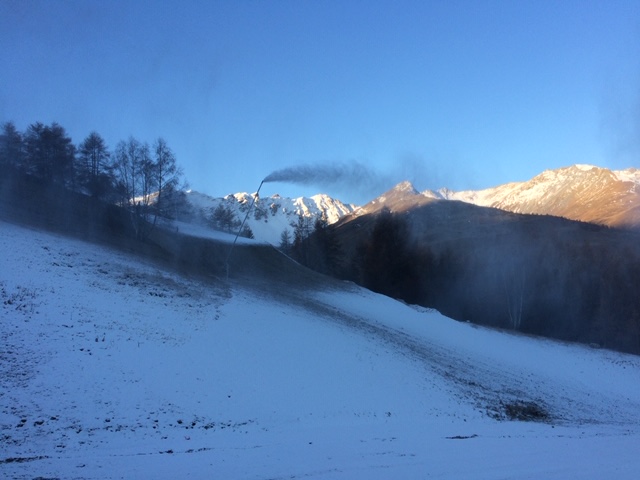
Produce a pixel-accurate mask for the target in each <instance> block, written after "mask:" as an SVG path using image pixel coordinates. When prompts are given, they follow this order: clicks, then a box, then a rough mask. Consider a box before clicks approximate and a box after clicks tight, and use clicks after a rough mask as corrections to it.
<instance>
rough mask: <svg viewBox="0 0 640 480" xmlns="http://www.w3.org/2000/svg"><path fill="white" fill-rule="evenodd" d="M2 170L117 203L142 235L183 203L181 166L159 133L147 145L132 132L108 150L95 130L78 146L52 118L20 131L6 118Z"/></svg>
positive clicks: (0, 133) (1, 133)
mask: <svg viewBox="0 0 640 480" xmlns="http://www.w3.org/2000/svg"><path fill="white" fill-rule="evenodd" d="M0 169H2V171H5V172H6V171H10V170H11V171H14V172H19V173H22V174H27V175H31V176H34V177H36V178H38V179H39V180H40V181H42V182H43V183H44V184H45V185H46V184H53V185H56V186H58V187H63V188H65V189H69V190H72V191H74V192H78V193H82V194H85V195H88V196H91V197H93V198H95V199H97V200H100V201H104V202H109V203H115V204H117V205H119V206H121V207H123V208H125V209H127V210H128V211H129V213H130V218H131V221H132V226H133V227H134V229H135V231H136V235H137V236H138V237H140V238H144V237H145V236H146V235H147V234H148V232H149V229H150V228H151V227H150V226H152V225H153V224H155V221H156V220H157V218H158V217H167V218H174V217H175V216H176V214H177V212H178V210H179V209H180V208H182V206H183V205H184V203H185V199H184V195H183V194H182V193H181V191H180V188H179V187H180V184H181V182H182V179H183V172H182V169H181V168H180V167H179V166H178V163H177V160H176V157H175V154H174V153H173V151H172V150H171V148H170V147H169V145H168V144H167V142H166V140H165V139H163V138H162V137H159V138H157V139H156V140H155V141H154V142H153V143H152V144H151V145H149V144H148V143H146V142H141V141H139V140H137V139H136V138H134V137H133V136H131V137H129V138H128V139H127V140H122V141H120V142H118V144H117V145H116V146H115V148H114V149H113V150H110V149H109V148H108V146H107V144H106V142H105V140H104V138H103V137H102V136H101V135H100V134H99V133H97V132H95V131H93V132H91V133H89V135H87V137H86V138H85V139H84V140H82V142H80V143H79V144H77V145H76V144H74V143H73V141H72V139H71V137H70V136H69V135H68V133H67V132H66V130H65V129H64V128H63V127H62V126H61V125H59V124H58V123H55V122H54V123H51V124H50V125H45V124H43V123H41V122H36V123H33V124H31V125H29V126H28V127H27V129H26V130H25V131H24V132H20V131H19V130H18V129H17V128H16V127H15V124H14V123H13V122H6V123H4V124H3V125H2V130H1V131H0Z"/></svg>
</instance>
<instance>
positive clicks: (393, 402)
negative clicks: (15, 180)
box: [0, 222, 640, 479]
mask: <svg viewBox="0 0 640 480" xmlns="http://www.w3.org/2000/svg"><path fill="white" fill-rule="evenodd" d="M240 248H242V246H240ZM0 369H1V376H0V379H1V380H0V382H1V383H0V428H1V433H0V434H1V435H2V442H1V445H2V448H1V450H0V476H1V477H4V478H17V479H21V478H25V479H26V478H28V479H32V478H36V477H44V478H82V479H93V478H100V479H105V478H107V479H109V478H114V479H115V478H154V479H157V478H167V479H169V478H203V479H208V478H234V479H278V478H287V479H291V478H317V479H353V478H363V479H365V478H366V479H388V478H389V479H391V478H404V479H413V478H415V479H423V478H456V479H478V478H484V479H502V478H509V479H540V478H545V479H566V478H582V479H601V478H617V479H627V478H628V479H631V478H633V479H635V478H637V472H638V471H640V455H638V453H639V450H638V449H639V445H640V358H638V357H635V356H630V355H623V354H619V353H615V352H610V351H606V350H597V349H591V348H589V347H585V346H580V345H568V344H562V343H559V342H554V341H549V340H541V339H536V338H530V337H525V336H519V335H512V334H509V333H504V332H498V331H493V330H490V329H486V328H479V327H476V326H473V325H470V324H464V323H459V322H455V321H453V320H450V319H448V318H446V317H444V316H442V315H440V314H439V313H437V312H433V311H427V310H425V309H420V308H414V307H411V306H407V305H404V304H402V303H400V302H396V301H393V300H391V299H389V298H386V297H384V296H380V295H377V294H373V293H371V292H368V291H366V290H364V289H361V288H358V287H356V286H354V285H352V284H349V283H344V284H343V285H341V286H340V288H337V287H336V283H335V282H333V283H329V282H327V286H326V288H315V289H313V290H309V289H305V288H302V287H300V286H296V285H291V288H290V289H287V290H282V289H281V288H280V287H279V288H278V289H277V290H276V289H275V288H274V289H273V290H272V291H270V290H269V289H268V288H266V289H265V288H255V286H254V287H251V288H250V287H249V286H247V285H245V284H242V283H237V282H236V283H234V281H231V282H230V283H229V282H227V281H225V280H217V279H212V280H210V281H208V282H205V281H203V280H201V279H197V278H188V277H183V276H180V275H178V274H176V273H173V272H171V271H166V270H163V269H162V268H160V267H159V266H158V265H156V264H153V263H150V262H147V261H145V260H142V259H140V258H135V257H131V256H128V255H127V254H125V253H122V252H119V251H115V250H111V249H109V248H106V247H103V246H97V245H93V244H88V243H83V242H81V241H79V240H75V239H69V238H65V237H62V236H59V235H55V234H51V233H45V232H42V231H37V230H31V229H28V228H24V227H20V226H16V225H13V224H9V223H4V222H0ZM514 402H515V403H517V402H535V404H536V405H539V406H541V407H542V408H543V409H544V411H545V412H546V413H547V414H548V418H547V419H546V420H545V421H542V422H525V421H514V420H509V419H508V418H507V416H506V415H505V410H504V408H503V407H504V405H508V404H511V403H514Z"/></svg>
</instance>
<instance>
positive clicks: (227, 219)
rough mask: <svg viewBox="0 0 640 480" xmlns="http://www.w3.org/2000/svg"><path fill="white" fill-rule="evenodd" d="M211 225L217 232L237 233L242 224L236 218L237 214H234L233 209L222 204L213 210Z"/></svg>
mask: <svg viewBox="0 0 640 480" xmlns="http://www.w3.org/2000/svg"><path fill="white" fill-rule="evenodd" d="M209 223H210V225H211V226H212V227H213V228H215V229H217V230H223V231H225V232H229V233H236V232H237V229H238V228H240V223H241V222H240V220H238V219H237V218H236V215H235V213H233V210H232V209H231V207H228V206H226V205H224V204H222V203H220V204H218V206H217V207H216V208H215V209H214V210H213V212H211V216H210V217H209Z"/></svg>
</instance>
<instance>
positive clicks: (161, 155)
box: [153, 137, 182, 217]
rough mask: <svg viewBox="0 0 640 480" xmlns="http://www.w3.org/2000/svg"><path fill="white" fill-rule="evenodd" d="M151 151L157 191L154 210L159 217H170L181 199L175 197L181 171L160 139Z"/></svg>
mask: <svg viewBox="0 0 640 480" xmlns="http://www.w3.org/2000/svg"><path fill="white" fill-rule="evenodd" d="M153 151H154V153H155V175H156V186H157V189H158V197H157V200H156V208H157V211H158V213H159V214H160V215H162V216H165V217H171V216H172V212H173V211H174V210H175V209H176V201H178V200H179V199H180V198H181V197H180V196H178V195H176V190H177V189H178V185H179V183H180V178H181V177H182V169H181V168H179V167H178V165H177V163H176V157H175V155H174V154H173V152H172V151H171V149H170V148H169V146H168V145H167V142H166V141H165V140H164V139H163V138H162V137H160V138H158V139H157V140H156V141H155V143H154V144H153Z"/></svg>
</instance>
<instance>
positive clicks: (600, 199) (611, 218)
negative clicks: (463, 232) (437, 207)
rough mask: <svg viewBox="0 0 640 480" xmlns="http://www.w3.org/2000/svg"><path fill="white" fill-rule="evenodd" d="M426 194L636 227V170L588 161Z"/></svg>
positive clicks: (639, 199)
mask: <svg viewBox="0 0 640 480" xmlns="http://www.w3.org/2000/svg"><path fill="white" fill-rule="evenodd" d="M422 195H424V196H425V197H430V198H442V199H447V200H461V201H463V202H467V203H473V204H475V205H479V206H484V207H494V208H499V209H502V210H507V211H509V212H514V213H530V214H546V215H554V216H558V217H564V218H568V219H571V220H579V221H583V222H589V223H596V224H599V225H606V226H610V227H625V228H628V227H634V228H636V227H640V170H639V169H637V168H628V169H626V170H618V171H612V170H608V169H606V168H599V167H595V166H592V165H573V166H570V167H565V168H560V169H557V170H547V171H545V172H543V173H541V174H540V175H538V176H536V177H534V178H532V179H531V180H529V181H526V182H514V183H507V184H505V185H500V186H497V187H494V188H488V189H485V190H478V191H462V192H453V191H450V190H447V189H441V190H438V191H436V192H433V191H429V190H428V191H426V192H423V193H422Z"/></svg>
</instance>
